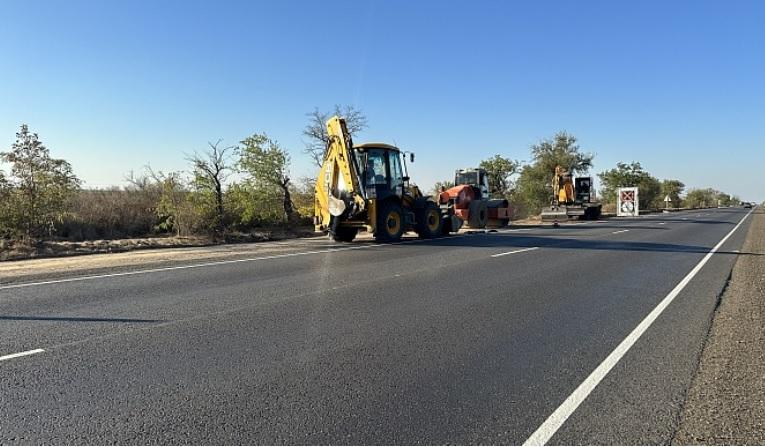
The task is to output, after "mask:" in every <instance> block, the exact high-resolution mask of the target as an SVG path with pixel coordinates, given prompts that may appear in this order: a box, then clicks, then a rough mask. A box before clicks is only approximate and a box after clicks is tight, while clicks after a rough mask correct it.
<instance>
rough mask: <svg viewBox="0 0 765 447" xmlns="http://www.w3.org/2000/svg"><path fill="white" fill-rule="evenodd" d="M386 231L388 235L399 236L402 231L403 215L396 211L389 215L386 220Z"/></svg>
mask: <svg viewBox="0 0 765 447" xmlns="http://www.w3.org/2000/svg"><path fill="white" fill-rule="evenodd" d="M385 224H386V227H387V228H386V229H387V230H388V234H389V235H391V236H394V235H396V234H398V232H399V230H400V229H401V215H400V214H399V213H397V212H395V211H391V212H390V213H388V218H387V219H385Z"/></svg>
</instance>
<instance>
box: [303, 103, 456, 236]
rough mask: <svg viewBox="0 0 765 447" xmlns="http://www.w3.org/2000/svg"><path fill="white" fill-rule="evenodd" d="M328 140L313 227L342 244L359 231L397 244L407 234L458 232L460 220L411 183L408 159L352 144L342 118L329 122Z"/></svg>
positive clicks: (377, 146)
mask: <svg viewBox="0 0 765 447" xmlns="http://www.w3.org/2000/svg"><path fill="white" fill-rule="evenodd" d="M327 135H328V136H329V141H328V143H327V150H326V152H325V154H324V162H323V164H322V167H321V171H320V172H319V175H318V176H317V179H316V198H315V202H314V210H315V212H314V226H315V228H316V230H317V231H326V232H327V233H328V234H329V236H330V237H331V238H332V239H334V240H336V241H342V242H350V241H352V240H353V239H354V238H355V237H356V235H357V234H358V232H359V231H360V230H365V231H368V232H370V233H372V234H373V235H374V237H375V240H377V241H380V242H392V241H396V240H399V239H400V238H401V236H402V235H403V234H404V232H406V231H415V232H416V233H417V234H418V235H419V236H420V237H421V238H433V237H437V236H440V235H442V234H444V233H446V232H449V231H457V230H458V229H459V227H460V225H461V221H460V220H459V219H458V218H457V217H456V216H453V215H451V214H450V213H449V212H448V211H442V209H441V207H439V205H438V204H437V203H436V202H434V201H433V200H432V199H431V198H430V197H428V196H424V195H423V194H422V192H421V191H420V189H419V188H418V187H417V186H415V185H411V184H410V183H409V176H408V173H407V166H406V158H407V157H406V155H408V156H409V161H410V162H414V154H412V153H408V154H405V153H404V152H402V151H401V150H399V149H398V148H397V147H395V146H391V145H389V144H384V143H366V144H360V145H357V146H354V145H353V141H352V140H351V135H350V134H349V133H348V129H347V128H346V125H345V120H344V119H342V118H339V117H337V116H334V117H332V118H330V119H329V121H327Z"/></svg>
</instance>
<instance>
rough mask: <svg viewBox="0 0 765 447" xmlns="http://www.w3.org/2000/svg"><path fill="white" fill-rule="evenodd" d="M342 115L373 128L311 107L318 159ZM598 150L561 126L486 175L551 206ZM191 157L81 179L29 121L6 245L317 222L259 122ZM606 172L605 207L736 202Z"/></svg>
mask: <svg viewBox="0 0 765 447" xmlns="http://www.w3.org/2000/svg"><path fill="white" fill-rule="evenodd" d="M334 114H340V115H342V116H344V117H346V120H347V124H348V129H349V131H350V132H351V133H352V134H353V133H357V132H359V131H362V130H364V129H365V128H367V127H368V122H367V118H366V116H364V114H363V113H362V112H361V111H359V110H358V109H355V108H353V107H351V106H335V108H334V110H332V111H329V112H324V111H320V110H319V109H314V110H313V111H312V112H310V113H308V114H307V124H306V126H305V128H304V131H303V137H304V138H305V148H304V154H305V156H307V157H309V158H310V159H311V160H312V161H313V162H314V163H315V164H316V165H317V166H321V162H322V158H323V154H324V150H325V148H326V146H327V134H326V129H325V127H324V126H325V124H324V123H325V122H326V121H327V119H328V118H329V117H330V116H331V115H334ZM593 159H594V154H592V153H589V152H585V151H584V150H582V148H581V147H580V146H579V144H578V142H577V139H576V137H575V136H573V135H571V134H569V133H566V132H558V133H556V134H554V135H553V136H552V137H551V138H546V139H543V140H542V141H540V142H539V143H537V144H534V145H532V146H531V148H530V160H531V161H530V162H528V163H522V162H520V161H518V160H514V159H511V158H509V157H506V156H504V155H502V154H496V155H494V156H492V157H490V158H487V159H485V160H483V161H480V162H479V163H478V165H479V166H480V167H481V168H484V169H486V171H487V172H488V173H489V179H490V189H491V193H492V194H493V195H494V196H495V197H504V198H507V199H508V200H509V201H510V203H511V206H512V207H513V214H514V217H515V218H516V219H519V218H525V217H528V216H534V215H536V214H538V213H539V212H540V210H541V209H542V208H543V207H544V206H547V205H548V204H549V202H550V194H551V193H550V190H551V187H550V185H549V184H550V180H551V176H552V172H553V171H554V169H555V166H557V165H561V166H564V167H566V168H568V169H569V171H570V172H572V173H573V174H574V175H582V174H585V173H587V172H588V171H589V170H590V168H591V167H592V165H593ZM185 161H186V162H187V169H186V170H183V171H172V172H163V171H157V170H154V169H152V168H151V167H150V166H148V165H147V166H145V167H143V168H141V169H140V170H139V171H137V172H128V173H127V174H126V185H125V186H122V187H112V188H107V189H91V188H83V187H82V182H81V181H80V179H79V178H78V177H77V176H76V174H75V172H74V169H73V167H72V166H71V165H70V164H69V163H68V162H67V161H66V160H62V159H57V158H55V157H54V156H53V155H52V154H51V151H50V150H49V149H48V148H47V147H46V146H45V145H44V144H43V142H42V140H41V139H40V137H39V136H38V134H36V133H34V132H32V131H31V130H30V129H29V127H28V126H27V125H22V126H21V128H20V130H19V132H18V133H17V134H16V141H15V142H14V143H13V144H12V146H11V147H10V148H9V149H8V150H7V151H5V152H0V252H2V251H3V250H5V249H7V248H8V247H9V246H12V245H13V244H23V245H26V246H34V245H36V244H40V243H41V242H42V241H89V240H100V239H106V240H111V239H126V238H145V237H157V236H162V237H176V238H189V237H199V236H204V237H206V238H208V240H209V241H210V242H211V243H215V242H225V241H236V240H251V239H250V238H248V235H252V234H253V233H257V232H262V231H264V230H269V229H274V228H277V229H280V230H282V231H287V232H289V231H294V232H303V233H305V232H310V231H311V228H312V227H311V219H312V216H313V188H314V180H313V179H312V178H299V179H293V178H292V176H291V175H290V166H291V159H290V155H289V153H288V152H287V150H286V149H285V148H284V147H282V146H281V145H280V144H279V142H278V141H277V140H276V139H274V138H272V137H271V136H269V135H268V134H266V133H264V132H255V133H253V134H252V135H250V136H246V137H244V138H243V139H242V140H241V141H240V142H239V143H238V144H236V145H225V144H223V142H222V141H220V140H218V141H216V142H214V143H213V142H210V143H208V145H207V147H206V148H205V149H204V150H202V151H197V152H194V153H192V154H190V155H187V156H186V159H185ZM598 177H599V178H600V185H601V188H600V192H599V199H600V200H601V201H603V202H604V204H605V208H606V210H608V209H609V206H610V207H611V209H613V207H614V203H615V200H616V190H617V188H619V187H621V186H636V185H637V186H638V188H639V190H640V193H639V196H640V206H641V208H642V209H658V208H663V207H665V206H667V204H666V203H665V201H664V199H665V197H667V196H669V197H670V199H671V202H670V204H669V205H670V206H671V207H674V208H679V207H711V206H718V205H724V206H725V205H738V204H739V202H740V200H739V198H738V197H735V196H731V195H728V194H725V193H723V192H720V191H717V190H714V189H711V188H705V189H691V190H689V191H687V192H686V191H685V185H684V184H683V182H682V181H680V180H676V179H665V180H659V179H657V178H656V177H654V176H653V175H651V174H650V173H649V172H648V171H646V170H645V169H644V168H643V167H642V166H641V164H640V163H639V162H630V163H618V164H617V166H616V167H614V168H612V169H609V170H606V171H603V172H601V173H599V174H598ZM450 186H453V183H452V182H451V180H444V181H442V182H438V183H436V184H435V185H434V187H433V188H432V189H431V190H430V191H431V193H433V194H434V193H436V192H437V191H439V190H440V188H442V187H446V188H448V187H450Z"/></svg>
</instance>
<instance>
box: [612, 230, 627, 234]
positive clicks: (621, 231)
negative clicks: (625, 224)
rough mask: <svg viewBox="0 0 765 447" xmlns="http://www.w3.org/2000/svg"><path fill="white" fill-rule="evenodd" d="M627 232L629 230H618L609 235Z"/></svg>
mask: <svg viewBox="0 0 765 447" xmlns="http://www.w3.org/2000/svg"><path fill="white" fill-rule="evenodd" d="M628 231H630V230H619V231H614V232H613V233H611V234H619V233H626V232H628Z"/></svg>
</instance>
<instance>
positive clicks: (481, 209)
mask: <svg viewBox="0 0 765 447" xmlns="http://www.w3.org/2000/svg"><path fill="white" fill-rule="evenodd" d="M468 213H469V216H468V225H470V227H471V228H486V222H488V220H489V208H488V206H487V205H486V201H485V200H474V201H472V202H470V208H469V209H468Z"/></svg>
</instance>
